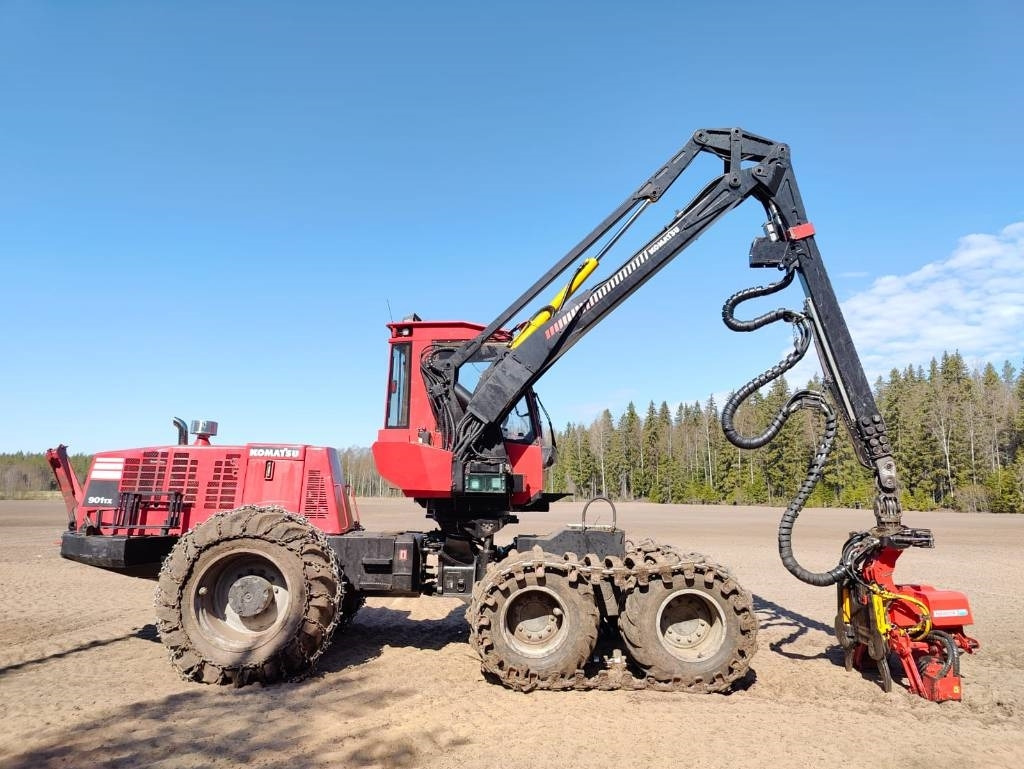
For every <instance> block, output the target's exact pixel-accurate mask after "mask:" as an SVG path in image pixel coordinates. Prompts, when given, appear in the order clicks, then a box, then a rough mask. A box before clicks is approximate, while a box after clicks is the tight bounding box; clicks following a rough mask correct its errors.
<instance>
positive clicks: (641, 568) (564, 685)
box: [467, 540, 757, 694]
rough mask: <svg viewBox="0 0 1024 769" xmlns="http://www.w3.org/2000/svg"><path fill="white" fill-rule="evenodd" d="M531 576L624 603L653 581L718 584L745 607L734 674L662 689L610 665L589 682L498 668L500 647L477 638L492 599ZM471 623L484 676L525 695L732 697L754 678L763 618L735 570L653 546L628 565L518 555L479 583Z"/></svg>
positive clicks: (638, 549) (593, 558)
mask: <svg viewBox="0 0 1024 769" xmlns="http://www.w3.org/2000/svg"><path fill="white" fill-rule="evenodd" d="M530 570H532V571H535V572H541V573H543V572H545V571H547V570H550V571H552V572H558V573H564V574H566V576H567V577H568V578H569V580H570V582H574V581H578V580H582V581H585V582H587V583H589V584H590V585H591V586H592V588H593V590H594V592H595V594H598V593H601V592H602V591H603V590H604V587H603V586H610V587H611V589H612V590H613V591H614V593H615V595H616V596H617V597H618V596H622V597H623V598H624V596H625V595H626V593H628V592H629V591H631V590H634V589H636V588H637V587H639V586H643V585H646V584H648V583H649V582H650V581H651V580H661V581H662V582H664V583H666V584H668V585H676V584H677V583H679V585H680V586H682V585H685V584H686V583H687V582H689V583H690V584H692V583H693V582H694V581H696V580H697V579H700V580H701V581H702V582H703V583H704V585H705V587H707V588H709V589H710V588H711V587H713V586H714V585H715V584H716V582H717V583H719V588H718V589H719V590H720V592H721V593H722V595H723V596H730V597H731V596H733V595H736V594H738V596H739V600H740V602H741V604H742V605H741V606H739V607H737V606H736V605H735V604H734V603H733V602H732V601H730V603H731V604H733V608H734V609H736V610H737V614H738V616H739V627H740V633H741V640H742V643H741V644H739V645H738V646H737V650H736V653H734V655H733V662H732V664H731V665H730V669H729V672H728V673H727V674H726V675H724V676H721V677H718V678H716V679H715V680H713V681H706V680H703V679H702V678H695V679H692V680H687V679H683V678H675V679H672V680H669V681H661V680H657V679H654V678H651V677H649V676H637V675H635V674H634V673H633V672H632V671H630V670H629V667H628V666H627V665H626V664H625V663H610V664H609V667H607V668H605V669H602V670H600V671H598V672H597V673H593V674H589V675H588V674H587V672H586V671H584V670H577V671H575V673H573V674H571V675H549V676H538V675H536V674H533V673H531V672H530V671H523V670H518V669H516V668H515V667H512V666H509V667H503V666H500V665H498V664H497V663H498V661H499V659H500V658H499V656H498V655H497V654H496V653H495V652H494V646H493V643H492V644H491V645H490V647H489V648H481V647H482V644H480V643H479V642H478V638H479V634H478V630H479V629H480V628H481V623H482V620H483V619H484V610H485V604H487V603H488V602H489V601H490V600H492V599H491V597H490V596H491V594H493V593H495V592H497V591H499V590H501V588H502V586H503V585H505V584H507V582H508V580H509V579H510V578H511V579H513V580H521V579H522V574H523V573H525V572H526V571H530ZM467 620H468V621H469V623H470V643H471V644H472V645H473V646H475V647H476V649H477V652H478V653H479V654H480V657H481V665H482V669H483V671H484V673H485V675H488V676H492V677H494V678H496V679H497V680H499V681H500V683H501V684H502V685H503V686H505V687H507V688H510V689H515V690H517V691H523V692H529V691H534V690H549V691H565V690H577V691H590V690H595V689H596V690H600V691H614V690H631V691H638V690H652V691H663V692H688V693H700V694H704V693H709V692H720V691H726V690H728V689H729V688H730V687H731V686H732V685H733V684H734V683H736V682H737V681H738V680H740V679H741V678H743V677H744V676H745V675H746V674H747V671H748V670H749V667H750V658H751V657H752V656H753V654H754V651H755V650H756V648H757V640H756V639H757V618H756V616H755V614H754V609H753V602H752V600H751V597H750V594H749V593H747V591H746V590H744V589H743V587H742V586H740V584H739V583H738V582H737V581H736V580H735V579H734V578H733V576H732V574H731V573H730V572H729V571H728V569H726V568H725V567H723V566H720V565H719V564H716V563H713V562H711V561H709V560H708V559H707V558H706V557H705V556H704V555H702V554H700V553H680V552H678V551H677V550H675V549H674V548H672V547H671V546H665V545H659V544H657V543H655V542H653V541H651V540H645V541H644V542H641V543H640V544H639V545H635V546H633V547H632V548H631V550H630V552H628V553H627V554H626V556H625V557H624V558H617V557H614V556H610V557H605V558H601V557H599V556H597V555H593V554H590V555H585V556H583V557H582V558H579V557H578V556H577V555H576V554H575V553H565V554H564V555H563V556H562V559H561V560H555V559H553V558H552V557H551V555H550V554H545V553H544V552H543V551H542V550H541V548H540V547H534V548H533V550H532V551H530V552H529V553H519V552H517V551H515V550H512V551H511V552H510V553H509V554H508V556H507V557H506V558H505V559H504V560H502V561H501V562H499V563H498V564H495V565H494V566H492V567H491V569H490V570H489V571H488V574H487V576H486V577H485V578H484V579H482V580H480V581H479V582H478V583H477V585H476V588H475V589H474V591H473V600H472V602H471V603H470V606H469V613H467ZM737 657H739V659H737Z"/></svg>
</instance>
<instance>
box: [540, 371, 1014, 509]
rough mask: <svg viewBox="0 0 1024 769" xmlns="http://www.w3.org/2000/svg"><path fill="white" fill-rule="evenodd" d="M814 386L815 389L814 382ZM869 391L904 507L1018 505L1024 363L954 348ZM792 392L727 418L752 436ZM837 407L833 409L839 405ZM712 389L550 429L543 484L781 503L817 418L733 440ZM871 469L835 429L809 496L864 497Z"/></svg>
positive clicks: (608, 492) (822, 502)
mask: <svg viewBox="0 0 1024 769" xmlns="http://www.w3.org/2000/svg"><path fill="white" fill-rule="evenodd" d="M809 386H810V387H811V388H812V389H820V383H819V382H817V381H813V382H811V383H810V385H809ZM874 390H875V397H876V400H877V402H878V406H879V409H880V411H881V413H882V416H883V418H884V419H885V422H886V427H887V430H888V434H889V438H890V441H891V443H892V446H893V450H894V454H895V457H896V460H897V464H898V469H899V473H900V480H901V496H902V500H901V501H902V503H903V505H904V507H906V508H908V509H915V510H932V509H936V508H939V507H942V508H952V509H957V510H964V511H991V512H997V513H1020V512H1024V372H1021V373H1019V374H1018V373H1017V372H1015V370H1014V367H1013V366H1012V365H1011V364H1010V363H1006V364H1004V365H1003V367H1002V370H1001V371H997V370H996V369H995V367H994V366H992V365H991V364H988V365H986V366H985V367H984V368H983V369H981V370H977V371H973V372H972V371H969V370H968V367H967V365H966V364H965V362H964V360H963V357H962V356H961V355H960V354H959V353H957V352H954V353H952V354H950V353H945V354H943V355H942V357H941V359H939V360H936V359H933V360H932V361H931V363H930V365H929V366H928V367H927V368H924V367H922V366H918V367H916V368H915V367H913V366H908V367H907V368H905V369H903V370H899V369H893V370H892V371H891V372H890V374H889V377H888V379H883V378H879V379H878V380H876V382H875V385H874ZM791 395H792V391H791V389H790V387H789V385H788V383H787V382H786V380H785V378H779V379H777V380H775V381H774V382H773V383H772V384H771V385H770V386H769V387H768V388H767V391H766V392H758V393H755V394H754V395H753V396H751V398H749V399H748V400H747V401H746V402H744V404H743V405H742V406H741V407H740V408H739V410H738V411H737V413H736V417H735V420H734V421H735V425H736V427H737V429H738V430H739V432H740V433H742V434H745V435H751V434H754V435H756V434H759V433H760V432H761V431H762V430H763V429H764V427H765V426H766V425H767V424H768V423H769V422H770V421H771V419H772V418H773V417H774V415H775V414H776V413H778V411H779V410H780V409H781V408H782V406H783V405H784V404H785V403H786V402H787V401H788V400H789V398H790V396H791ZM837 411H838V409H837ZM719 417H720V413H719V407H718V404H716V403H715V400H714V398H709V399H708V400H707V401H705V402H704V403H690V404H686V403H683V404H679V405H678V406H677V407H676V408H675V410H674V411H673V410H671V409H670V408H669V406H668V404H667V402H665V401H662V402H661V404H660V406H655V404H654V401H651V402H650V403H649V404H648V406H647V410H646V413H645V414H643V415H642V416H641V414H640V413H639V412H638V411H637V409H636V406H635V405H634V404H633V403H630V404H629V405H628V406H627V407H626V409H625V411H624V412H623V413H622V414H620V415H618V416H617V417H616V416H614V415H613V414H612V413H611V411H609V410H607V409H606V410H605V411H604V412H602V413H601V415H600V416H598V418H597V419H595V420H594V421H593V422H591V423H590V424H589V425H583V424H573V423H571V422H570V423H569V424H568V425H566V427H565V430H563V431H561V432H560V433H557V434H556V437H557V439H558V443H559V453H558V459H557V461H556V463H555V465H554V467H553V468H552V470H551V473H550V476H549V485H550V489H551V490H552V491H559V492H570V493H573V494H578V495H582V496H584V497H590V496H596V495H604V496H608V497H611V498H613V499H625V500H633V499H648V500H650V501H652V502H683V503H737V504H769V505H785V504H787V503H788V501H789V499H790V498H791V497H792V496H793V495H794V494H795V492H796V489H797V487H798V486H799V484H800V483H801V481H802V480H803V479H804V477H805V475H806V472H807V468H808V465H809V464H810V461H811V459H812V458H813V456H814V454H815V451H816V450H817V448H818V445H819V442H820V438H821V434H822V430H823V418H822V417H821V416H820V415H816V414H815V413H814V412H812V411H810V410H806V409H801V410H800V411H798V412H796V413H795V414H794V415H793V416H792V418H791V419H790V420H789V421H788V422H787V423H786V426H785V427H784V428H783V430H782V432H781V433H780V434H779V435H778V436H777V437H776V439H775V440H774V441H772V442H771V443H769V444H768V445H767V446H766V447H764V448H761V449H755V450H745V449H739V448H736V447H735V446H733V445H732V444H731V443H729V442H728V441H727V440H726V438H725V436H724V435H723V433H722V429H721V427H720V425H719ZM873 497H874V486H873V476H872V475H871V474H870V473H869V471H868V470H866V469H865V468H863V467H862V466H861V464H860V462H859V461H858V459H857V457H856V455H855V453H854V448H853V444H852V443H851V441H850V440H849V438H848V436H847V435H846V434H845V431H844V430H843V429H842V428H841V429H840V434H839V435H838V436H837V439H836V441H835V444H834V447H833V450H832V454H831V455H830V458H829V461H828V463H827V464H826V466H825V470H824V473H823V475H822V479H821V482H820V483H819V484H818V485H817V487H816V488H815V490H814V492H813V494H812V495H811V497H810V499H809V500H808V504H809V505H812V506H845V507H849V506H856V505H870V504H871V502H872V500H873Z"/></svg>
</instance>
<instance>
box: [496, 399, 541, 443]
mask: <svg viewBox="0 0 1024 769" xmlns="http://www.w3.org/2000/svg"><path fill="white" fill-rule="evenodd" d="M501 434H502V436H503V437H504V438H505V440H506V441H515V442H517V443H532V442H533V438H534V433H533V417H531V416H530V402H529V400H527V398H526V396H523V397H522V398H520V399H519V401H518V402H517V403H516V405H515V406H514V407H513V408H512V410H511V411H510V412H508V416H507V417H505V421H503V422H502V423H501Z"/></svg>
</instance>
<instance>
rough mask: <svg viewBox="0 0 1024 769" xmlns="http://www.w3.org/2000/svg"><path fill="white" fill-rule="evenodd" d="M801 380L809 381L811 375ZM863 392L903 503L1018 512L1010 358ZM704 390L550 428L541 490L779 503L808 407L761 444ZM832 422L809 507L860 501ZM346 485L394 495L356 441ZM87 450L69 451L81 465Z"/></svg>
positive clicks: (948, 360) (18, 463)
mask: <svg viewBox="0 0 1024 769" xmlns="http://www.w3.org/2000/svg"><path fill="white" fill-rule="evenodd" d="M810 387H812V388H814V389H818V388H820V383H818V382H816V381H815V382H812V383H811V384H810ZM874 389H875V397H876V400H877V402H878V406H879V409H880V410H881V412H882V416H883V417H884V419H885V422H886V427H887V428H888V433H889V439H890V441H891V443H892V446H893V450H894V453H895V456H896V460H897V463H898V468H899V473H900V480H901V495H902V500H901V501H902V503H903V506H904V507H905V508H907V509H914V510H932V509H936V508H940V507H942V508H952V509H956V510H964V511H971V512H974V511H991V512H996V513H1022V512H1024V371H1021V372H1017V371H1016V370H1015V369H1014V367H1013V366H1012V365H1011V364H1010V363H1009V362H1007V363H1005V364H1004V365H1003V366H1002V369H1001V370H999V371H997V370H996V368H995V367H994V366H993V365H992V364H988V365H986V366H985V367H984V368H983V369H980V370H974V371H971V370H969V369H968V367H967V365H966V364H965V362H964V360H963V357H962V356H961V355H960V354H959V353H958V352H954V353H951V354H950V353H944V354H943V355H942V357H941V359H938V360H936V359H933V360H932V361H931V363H930V364H929V366H928V367H927V368H925V367H923V366H918V367H913V366H908V367H906V368H905V369H902V370H900V369H893V370H892V371H891V372H890V373H889V376H888V378H887V379H883V378H879V379H878V380H876V382H875V385H874ZM791 395H792V391H791V389H790V387H789V385H788V383H787V382H786V380H785V378H779V379H777V380H775V381H774V382H773V383H772V384H771V385H770V386H769V387H768V388H766V389H765V390H763V391H761V392H757V393H755V394H754V395H752V396H751V397H750V398H749V399H748V400H747V401H746V402H745V403H744V404H743V405H742V406H741V407H740V408H739V410H738V411H737V413H736V416H735V420H734V422H735V425H736V428H737V429H738V430H739V431H740V432H741V433H743V434H746V435H750V434H757V433H760V432H761V430H762V429H763V428H764V427H765V425H767V424H768V423H769V422H770V420H771V419H772V418H773V417H774V415H775V414H776V413H778V411H779V409H780V408H781V407H782V406H783V404H785V403H786V402H787V401H788V400H789V398H790V396H791ZM719 418H720V413H719V406H718V404H717V403H716V402H715V399H714V398H713V397H712V398H708V399H707V400H706V401H705V402H703V403H699V402H695V403H681V404H679V405H678V406H676V408H675V409H674V410H673V409H670V407H669V405H668V403H667V402H666V401H662V402H661V404H660V405H658V406H655V404H654V401H653V400H652V401H650V402H649V403H648V405H647V409H646V412H645V413H644V414H643V415H641V414H640V413H639V412H638V411H637V409H636V406H635V405H634V404H633V403H630V404H629V405H628V406H627V407H626V409H625V411H623V413H622V414H620V415H618V416H615V415H613V414H612V413H611V411H610V410H608V409H605V410H604V411H603V412H602V413H601V414H600V416H598V417H597V419H595V420H594V421H593V422H591V423H590V424H589V425H584V424H573V423H572V422H570V423H569V424H567V425H566V427H565V429H564V430H562V431H556V434H555V438H556V440H557V443H558V454H557V459H556V462H555V464H554V466H553V467H552V468H551V470H550V471H549V472H548V476H547V479H546V486H547V489H548V490H549V491H555V492H568V493H572V494H574V495H579V496H582V497H586V498H589V497H593V496H597V495H602V496H607V497H611V498H613V499H618V500H636V499H647V500H650V501H652V502H682V503H727V504H728V503H736V504H768V505H776V506H779V505H785V504H787V503H788V501H789V499H790V498H791V497H792V496H793V495H794V493H795V491H796V489H797V487H798V486H799V484H800V483H801V481H802V480H803V478H804V477H805V475H806V472H807V467H808V465H809V463H810V461H811V459H812V457H813V456H814V453H815V451H816V449H817V447H818V444H819V441H820V436H821V432H822V418H821V416H820V415H816V414H815V413H814V412H811V411H808V410H804V409H801V410H800V411H798V412H796V413H795V414H794V415H793V417H792V418H791V419H790V420H789V422H787V423H786V426H785V427H784V428H783V430H782V432H781V433H780V434H779V435H778V436H777V438H776V439H775V440H774V441H772V442H771V443H769V444H768V445H767V446H765V447H764V448H761V449H755V450H746V449H739V448H736V447H735V446H733V445H732V444H730V443H729V442H728V441H727V440H726V439H725V436H724V435H723V434H722V429H721V426H720V424H719ZM844 433H845V431H844V430H842V429H840V434H839V435H838V436H837V439H836V441H835V445H834V448H833V450H832V454H831V455H830V458H829V461H828V463H827V464H826V465H825V469H824V473H823V474H822V479H821V482H820V483H819V484H818V485H817V487H816V488H815V490H814V492H813V494H812V495H811V497H810V499H809V500H808V504H809V505H812V506H821V507H828V506H843V507H852V506H857V505H865V506H866V505H870V504H871V502H872V499H873V497H874V487H873V478H872V476H871V474H870V473H869V472H868V471H867V470H866V469H865V468H863V467H862V466H861V464H860V462H859V461H858V459H857V456H856V454H855V452H854V448H853V444H852V443H851V442H850V440H849V438H848V436H847V435H845V434H844ZM340 454H341V459H342V469H343V471H344V473H345V478H346V481H347V482H348V483H349V484H350V485H351V486H352V488H353V490H354V491H355V493H356V495H358V496H367V497H376V496H398V495H400V492H398V491H397V490H395V489H393V488H391V487H390V486H389V485H388V484H387V482H386V481H385V480H384V479H382V478H381V477H380V475H379V474H378V473H377V470H376V468H375V467H374V463H373V456H372V454H371V452H370V450H369V449H368V448H364V447H350V448H347V449H344V450H342V451H341V452H340ZM90 462H91V457H90V456H87V455H84V454H77V455H74V456H72V457H71V464H72V467H74V469H75V471H76V472H77V473H78V475H79V477H80V478H84V476H85V473H86V471H87V469H88V467H89V464H90ZM53 490H56V483H55V481H54V479H53V475H52V473H51V472H50V468H49V466H48V464H47V461H46V457H45V455H43V454H29V453H24V452H19V453H17V454H0V498H12V497H13V498H18V497H27V496H32V495H34V494H38V493H39V492H44V491H53Z"/></svg>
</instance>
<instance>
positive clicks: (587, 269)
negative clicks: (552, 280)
mask: <svg viewBox="0 0 1024 769" xmlns="http://www.w3.org/2000/svg"><path fill="white" fill-rule="evenodd" d="M597 265H598V261H597V259H585V260H584V261H583V264H581V265H580V267H579V269H578V270H576V274H575V275H573V276H572V280H570V281H569V285H567V286H566V287H565V288H563V289H562V290H561V291H559V292H558V293H557V294H555V298H554V299H552V300H551V304H549V305H548V306H547V307H545V308H544V309H542V310H540V311H539V312H538V313H537V314H536V315H534V316H533V317H532V318H531V319H530V322H529V323H527V324H526V326H524V327H523V330H522V331H520V332H519V335H518V336H517V337H516V338H515V339H513V340H512V344H510V345H509V347H511V348H512V349H513V350H514V349H515V348H516V347H518V346H519V345H520V344H522V343H523V341H525V340H526V338H527V337H528V336H530V334H532V333H533V332H534V331H536V330H537V329H538V328H540V327H541V326H543V325H544V324H545V323H547V322H548V321H549V320H550V319H551V316H552V315H554V314H555V313H556V312H558V311H559V310H560V309H562V305H563V304H565V300H566V299H568V298H569V297H570V296H572V295H573V294H574V293H576V290H577V289H578V288H579V287H580V286H582V285H583V282H584V281H585V280H586V279H587V278H589V277H590V274H591V273H592V272H593V271H594V270H596V269H597Z"/></svg>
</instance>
